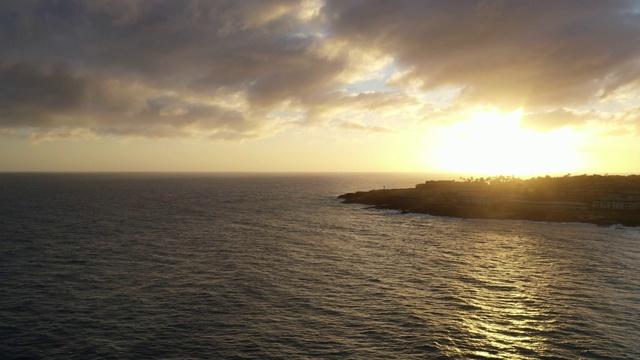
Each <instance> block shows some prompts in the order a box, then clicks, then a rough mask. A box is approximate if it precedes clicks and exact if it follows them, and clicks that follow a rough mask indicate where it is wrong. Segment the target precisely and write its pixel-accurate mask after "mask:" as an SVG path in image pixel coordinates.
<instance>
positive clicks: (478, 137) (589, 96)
mask: <svg viewBox="0 0 640 360" xmlns="http://www.w3.org/2000/svg"><path fill="white" fill-rule="evenodd" d="M0 171H269V172H271V171H294V172H298V171H313V172H321V171H341V172H342V171H410V172H459V173H468V174H483V175H497V174H503V175H512V174H513V175H519V176H527V175H539V174H547V173H549V174H565V173H573V174H582V173H610V174H613V173H637V172H639V171H640V1H602V0H592V1H587V0H580V1H564V0H559V1H455V0H453V1H451V0H442V1H424V0H420V1H397V0H396V1H387V0H380V1H366V0H357V1H356V0H336V1H328V0H327V1H315V0H307V1H284V0H276V1H264V0H257V1H236V0H227V1H172V0H170V1H130V0H122V1H119V0H92V1H53V0H51V1H29V0H19V1H18V0H16V1H2V2H0Z"/></svg>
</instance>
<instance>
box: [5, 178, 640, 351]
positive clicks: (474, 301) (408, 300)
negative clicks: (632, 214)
mask: <svg viewBox="0 0 640 360" xmlns="http://www.w3.org/2000/svg"><path fill="white" fill-rule="evenodd" d="M427 179H428V177H426V176H425V175H423V174H126V173H123V174H82V173H78V174H37V173H34V174H10V173H4V174H0V358H2V359H312V358H318V359H637V358H640V231H639V230H640V229H638V228H622V227H611V228H602V227H596V226H594V225H588V224H577V223H541V222H526V221H499V220H465V219H455V218H444V217H432V216H428V215H418V214H399V213H397V212H394V211H383V210H372V209H367V208H366V207H365V206H363V205H352V204H350V205H347V204H342V203H340V202H339V201H338V200H337V199H336V196H337V195H339V194H342V193H346V192H353V191H356V190H370V189H374V188H382V187H383V186H385V187H386V188H397V187H413V186H414V185H415V184H417V183H420V182H424V181H425V180H427Z"/></svg>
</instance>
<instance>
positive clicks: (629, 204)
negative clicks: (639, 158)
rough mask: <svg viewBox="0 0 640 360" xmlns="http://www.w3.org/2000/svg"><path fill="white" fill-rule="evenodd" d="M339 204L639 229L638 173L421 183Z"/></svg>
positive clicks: (361, 195)
mask: <svg viewBox="0 0 640 360" xmlns="http://www.w3.org/2000/svg"><path fill="white" fill-rule="evenodd" d="M338 198H341V199H344V201H343V202H344V203H359V204H366V205H372V206H374V207H376V208H379V209H394V210H399V211H402V212H405V213H408V212H413V213H423V214H430V215H436V216H450V217H459V218H471V219H513V220H532V221H550V222H583V223H592V224H597V225H600V226H608V225H614V224H622V225H624V226H640V175H628V176H621V175H579V176H571V175H569V174H567V175H565V176H562V177H551V176H545V177H536V178H531V179H526V180H523V179H519V178H516V177H513V176H511V177H508V176H495V177H488V178H484V177H481V178H473V177H471V178H467V179H464V178H461V179H459V180H444V181H443V180H439V181H426V182H424V183H422V184H417V185H416V186H415V187H414V188H407V189H377V190H370V191H358V192H355V193H347V194H343V195H340V196H338Z"/></svg>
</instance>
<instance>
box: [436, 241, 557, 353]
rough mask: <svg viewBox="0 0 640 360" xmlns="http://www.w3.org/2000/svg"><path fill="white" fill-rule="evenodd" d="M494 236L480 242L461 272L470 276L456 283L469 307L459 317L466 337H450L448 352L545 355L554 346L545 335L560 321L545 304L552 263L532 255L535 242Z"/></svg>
mask: <svg viewBox="0 0 640 360" xmlns="http://www.w3.org/2000/svg"><path fill="white" fill-rule="evenodd" d="M492 237H493V238H492V239H491V241H485V240H487V239H486V238H483V239H481V238H478V242H476V243H475V245H474V246H477V248H475V249H474V251H475V253H476V254H477V255H476V256H475V258H474V260H475V261H474V262H473V263H466V264H464V265H462V267H463V268H461V269H459V270H460V271H461V272H462V273H464V274H466V276H464V277H462V279H461V280H457V279H452V281H454V282H455V285H454V286H455V287H456V288H459V292H458V293H459V294H461V295H460V300H461V301H462V302H464V303H465V304H466V306H464V307H463V308H462V309H460V311H458V312H457V314H456V316H457V318H456V322H457V323H458V326H459V328H460V329H461V332H462V333H464V334H465V335H464V336H462V337H461V338H460V339H451V340H452V343H453V346H452V347H451V348H450V349H448V350H449V352H450V354H451V355H452V356H469V355H470V354H473V355H474V356H477V357H479V358H495V359H504V358H505V354H508V358H510V359H530V358H531V357H532V356H535V355H536V354H544V353H545V352H546V346H545V344H548V343H549V342H550V339H549V338H546V337H545V336H544V334H549V333H551V332H552V331H554V329H555V325H556V320H557V319H556V316H555V315H553V313H552V311H550V310H549V309H548V307H547V305H546V304H545V303H544V302H543V300H542V299H545V298H548V294H546V293H547V291H548V288H549V286H550V284H549V282H550V281H552V280H551V279H550V277H549V274H551V273H553V271H555V270H554V265H553V264H551V263H550V262H540V261H539V259H535V256H534V257H532V258H530V257H529V256H528V250H531V249H532V248H535V246H536V244H534V243H533V242H532V239H531V238H528V237H526V236H520V235H517V234H507V235H505V234H493V236H492ZM494 242H495V243H494ZM496 243H497V244H500V245H499V246H496V245H495V244H496ZM498 249H499V250H498Z"/></svg>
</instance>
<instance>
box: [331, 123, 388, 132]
mask: <svg viewBox="0 0 640 360" xmlns="http://www.w3.org/2000/svg"><path fill="white" fill-rule="evenodd" d="M340 127H342V128H343V129H348V130H359V131H367V132H373V133H385V134H390V133H394V132H396V131H394V130H393V129H390V128H388V127H384V126H376V125H365V124H361V123H358V122H354V121H344V122H341V123H340Z"/></svg>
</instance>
